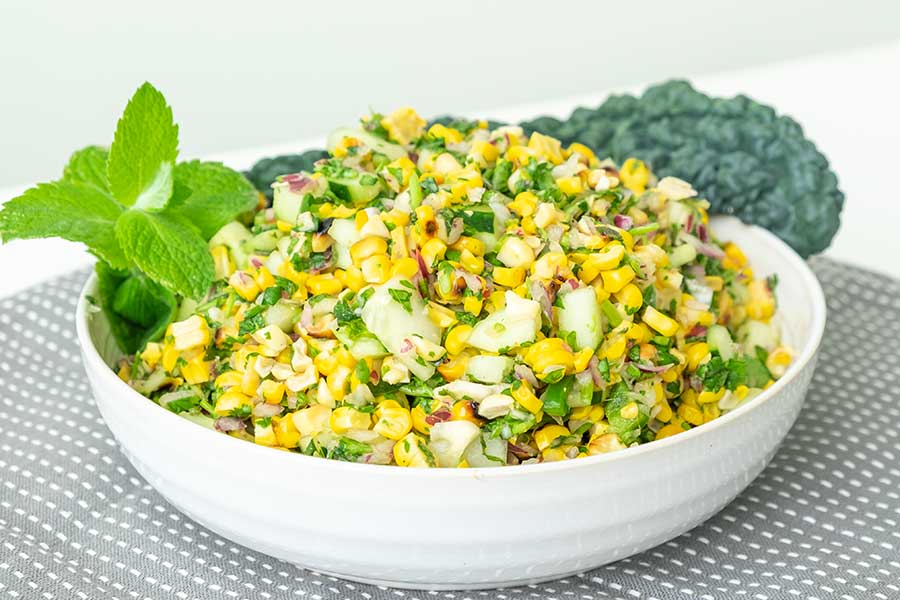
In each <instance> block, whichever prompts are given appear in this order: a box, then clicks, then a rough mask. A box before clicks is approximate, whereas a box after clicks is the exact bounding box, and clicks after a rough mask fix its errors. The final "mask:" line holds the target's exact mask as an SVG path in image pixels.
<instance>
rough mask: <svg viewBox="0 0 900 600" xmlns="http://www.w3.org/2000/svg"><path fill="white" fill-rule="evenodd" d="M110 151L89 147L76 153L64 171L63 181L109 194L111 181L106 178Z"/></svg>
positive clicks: (98, 147)
mask: <svg viewBox="0 0 900 600" xmlns="http://www.w3.org/2000/svg"><path fill="white" fill-rule="evenodd" d="M108 158H109V150H107V149H106V148H102V147H100V146H88V147H87V148H82V149H81V150H79V151H77V152H75V154H73V155H72V156H71V157H70V158H69V163H68V164H67V165H66V168H65V169H63V180H65V181H67V182H69V183H86V184H88V185H92V186H94V187H96V188H100V189H101V190H103V191H105V192H108V191H109V180H108V179H107V178H106V160H107V159H108Z"/></svg>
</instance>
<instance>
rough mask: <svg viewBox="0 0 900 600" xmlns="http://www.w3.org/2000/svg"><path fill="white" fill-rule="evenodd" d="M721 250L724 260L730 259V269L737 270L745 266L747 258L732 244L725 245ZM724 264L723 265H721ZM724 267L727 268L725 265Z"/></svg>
mask: <svg viewBox="0 0 900 600" xmlns="http://www.w3.org/2000/svg"><path fill="white" fill-rule="evenodd" d="M722 249H723V250H724V251H725V256H726V258H728V259H730V261H731V264H730V268H732V269H734V270H737V269H740V268H741V267H744V266H746V265H747V256H746V255H745V254H744V251H743V250H741V249H740V247H738V245H737V244H735V243H733V242H728V243H726V244H725V245H724V246H723V247H722ZM723 264H724V263H723ZM726 267H729V266H728V265H726Z"/></svg>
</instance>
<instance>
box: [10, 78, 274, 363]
mask: <svg viewBox="0 0 900 600" xmlns="http://www.w3.org/2000/svg"><path fill="white" fill-rule="evenodd" d="M177 157H178V126H177V125H176V124H175V122H174V119H173V116H172V109H171V108H170V107H169V105H168V104H167V103H166V100H165V98H164V97H163V95H162V94H161V93H160V92H159V91H158V90H157V89H156V88H154V87H153V86H152V85H150V84H149V83H145V84H144V85H142V86H141V87H140V88H138V90H137V91H136V92H135V93H134V95H133V96H132V98H131V100H130V101H129V102H128V105H127V106H126V107H125V111H124V113H123V115H122V117H121V118H120V119H119V122H118V126H117V127H116V132H115V136H114V138H113V143H112V145H111V146H110V148H109V150H106V149H105V148H102V147H100V146H88V147H86V148H83V149H81V150H79V151H77V152H75V153H74V154H73V155H72V157H71V158H70V159H69V163H68V164H67V165H66V167H65V169H64V171H63V176H62V178H61V179H60V180H58V181H54V182H50V183H41V184H38V185H37V186H35V187H33V188H31V189H29V190H27V191H26V192H25V193H24V194H22V195H21V196H18V197H17V198H13V199H12V200H10V201H8V202H7V203H6V204H5V205H3V207H2V210H0V236H2V240H3V241H4V242H7V241H10V240H14V239H33V238H46V237H60V238H63V239H67V240H70V241H74V242H82V243H84V244H85V245H86V246H87V247H88V250H89V251H90V252H92V253H93V254H94V255H95V256H97V257H98V258H99V259H100V261H101V262H98V264H97V274H98V277H99V279H100V289H99V296H100V301H101V304H102V307H103V310H104V311H105V312H106V314H107V316H108V317H109V319H110V322H111V324H112V331H113V333H114V335H115V336H116V340H117V341H118V342H119V346H120V347H121V348H122V349H123V350H124V351H126V352H134V351H136V350H138V349H140V348H141V347H143V345H144V344H145V343H146V342H147V341H149V340H152V339H156V338H158V337H159V336H160V335H161V334H162V332H163V331H164V330H165V327H166V326H167V325H168V323H169V322H170V321H171V319H172V318H174V315H175V312H176V310H177V306H178V298H177V296H181V297H184V298H193V299H199V298H201V297H202V296H204V295H205V294H206V293H207V291H208V290H209V287H210V285H211V284H212V282H213V278H214V269H213V263H212V258H211V256H210V253H209V249H208V246H207V240H208V239H209V238H210V237H212V235H213V234H215V233H216V231H218V230H219V229H220V228H221V227H222V226H223V225H225V224H226V223H228V222H229V221H232V220H234V219H235V218H236V217H238V216H239V215H241V214H242V213H245V212H247V211H249V210H251V209H252V208H253V207H254V206H255V205H256V203H257V201H258V198H259V196H258V193H257V192H256V190H255V189H254V187H253V185H252V184H251V183H250V182H249V181H247V180H246V179H245V178H244V176H243V175H241V174H240V173H238V172H237V171H234V170H232V169H229V168H228V167H226V166H224V165H222V164H221V163H215V162H202V161H188V162H182V163H176V159H177Z"/></svg>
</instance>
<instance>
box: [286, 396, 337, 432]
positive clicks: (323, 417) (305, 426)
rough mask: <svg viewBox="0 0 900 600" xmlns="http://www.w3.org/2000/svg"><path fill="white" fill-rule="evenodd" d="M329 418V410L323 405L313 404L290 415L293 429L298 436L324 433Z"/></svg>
mask: <svg viewBox="0 0 900 600" xmlns="http://www.w3.org/2000/svg"><path fill="white" fill-rule="evenodd" d="M330 418H331V409H330V408H328V407H327V406H325V405H324V404H313V405H312V406H308V407H306V408H304V409H301V410H298V411H297V412H295V413H292V414H291V420H292V421H293V422H294V427H296V428H297V431H299V432H300V435H303V436H310V435H316V434H317V433H319V432H321V431H324V430H325V428H326V427H328V421H329V420H330Z"/></svg>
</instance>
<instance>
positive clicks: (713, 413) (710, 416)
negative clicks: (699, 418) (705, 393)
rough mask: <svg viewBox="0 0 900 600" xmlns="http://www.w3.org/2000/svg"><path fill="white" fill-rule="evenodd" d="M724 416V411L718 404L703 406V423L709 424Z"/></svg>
mask: <svg viewBox="0 0 900 600" xmlns="http://www.w3.org/2000/svg"><path fill="white" fill-rule="evenodd" d="M720 416H722V410H721V409H720V408H719V405H718V404H704V405H703V422H704V423H709V422H710V421H712V420H714V419H718V418H719V417H720Z"/></svg>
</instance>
